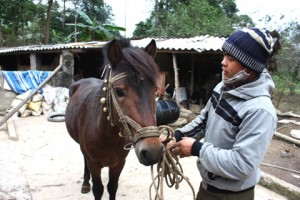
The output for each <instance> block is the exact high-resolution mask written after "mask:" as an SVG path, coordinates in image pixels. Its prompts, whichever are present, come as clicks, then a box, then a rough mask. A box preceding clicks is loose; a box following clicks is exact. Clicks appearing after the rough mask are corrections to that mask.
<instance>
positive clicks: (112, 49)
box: [107, 39, 122, 67]
mask: <svg viewBox="0 0 300 200" xmlns="http://www.w3.org/2000/svg"><path fill="white" fill-rule="evenodd" d="M107 57H108V60H109V62H110V65H111V66H112V67H114V66H115V65H116V64H117V63H118V62H119V60H121V58H122V50H121V48H120V47H119V45H118V44H117V40H116V39H113V40H112V41H111V42H110V43H109V45H108V49H107Z"/></svg>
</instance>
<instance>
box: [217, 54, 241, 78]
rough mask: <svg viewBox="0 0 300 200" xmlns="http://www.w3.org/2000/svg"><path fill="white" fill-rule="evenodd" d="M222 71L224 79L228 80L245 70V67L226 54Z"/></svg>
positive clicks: (222, 63)
mask: <svg viewBox="0 0 300 200" xmlns="http://www.w3.org/2000/svg"><path fill="white" fill-rule="evenodd" d="M221 65H222V70H223V78H224V79H228V78H231V77H232V76H233V75H235V74H236V73H238V72H239V71H241V70H243V69H245V67H244V66H243V65H242V64H241V63H240V62H239V61H237V60H236V59H235V58H233V57H232V56H231V55H229V54H227V53H224V57H223V60H222V62H221Z"/></svg>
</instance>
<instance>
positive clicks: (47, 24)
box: [45, 0, 53, 44]
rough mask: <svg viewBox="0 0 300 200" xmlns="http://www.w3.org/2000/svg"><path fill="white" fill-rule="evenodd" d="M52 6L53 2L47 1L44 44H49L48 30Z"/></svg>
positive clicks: (51, 0)
mask: <svg viewBox="0 0 300 200" xmlns="http://www.w3.org/2000/svg"><path fill="white" fill-rule="evenodd" d="M52 5H53V0H48V9H47V18H46V24H45V44H49V30H50V19H51V8H52Z"/></svg>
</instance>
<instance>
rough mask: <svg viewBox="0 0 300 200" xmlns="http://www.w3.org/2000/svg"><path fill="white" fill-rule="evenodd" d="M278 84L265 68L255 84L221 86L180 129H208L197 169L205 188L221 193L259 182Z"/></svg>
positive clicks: (189, 131) (193, 133)
mask: <svg viewBox="0 0 300 200" xmlns="http://www.w3.org/2000/svg"><path fill="white" fill-rule="evenodd" d="M274 87H275V86H274V82H273V80H272V77H271V76H270V74H269V73H268V72H267V71H266V70H265V71H263V73H261V75H260V76H259V78H258V79H256V80H255V81H253V82H251V83H248V84H244V85H242V86H240V87H237V88H235V89H231V90H224V88H225V87H224V84H223V82H221V83H219V84H218V85H217V86H216V87H215V88H214V91H213V94H212V97H211V98H210V101H209V102H208V103H207V105H206V107H205V108H204V109H203V110H202V111H201V113H200V115H198V116H197V117H196V118H195V119H194V120H193V121H192V122H190V123H189V124H187V125H186V126H184V127H182V128H179V129H178V130H179V131H181V132H182V133H183V134H184V135H185V136H190V137H195V136H196V135H197V134H200V133H201V131H200V130H201V129H203V127H204V130H205V142H204V143H203V145H202V148H201V150H200V151H199V156H198V157H199V158H198V160H197V165H198V169H199V171H200V173H201V176H202V179H203V186H204V188H206V187H207V184H210V185H212V186H214V187H217V188H219V189H223V190H230V191H241V190H245V189H248V188H250V187H253V186H254V185H256V184H257V183H258V181H259V179H260V169H259V165H260V163H261V161H262V159H263V157H264V155H265V153H266V151H267V148H268V146H269V144H270V142H271V140H272V136H273V134H274V133H275V130H276V126H277V115H276V111H275V108H274V106H273V103H272V101H271V93H272V91H273V90H274Z"/></svg>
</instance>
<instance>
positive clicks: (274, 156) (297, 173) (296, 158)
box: [261, 95, 300, 187]
mask: <svg viewBox="0 0 300 200" xmlns="http://www.w3.org/2000/svg"><path fill="white" fill-rule="evenodd" d="M278 99H279V98H278V97H274V98H273V102H274V105H275V106H276V107H277V105H278ZM299 100H300V95H294V96H288V95H286V96H284V97H282V99H281V101H280V103H279V106H278V110H280V111H281V112H283V113H285V112H289V111H293V113H295V114H298V115H300V104H299V102H300V101H299ZM278 119H279V120H281V119H288V120H296V121H297V122H300V118H295V117H288V116H278ZM292 129H295V130H300V126H299V125H295V124H278V127H277V132H279V133H281V134H284V135H286V136H291V135H290V131H291V130H292ZM299 142H300V140H299ZM264 164H266V165H264ZM269 165H274V166H269ZM261 169H262V170H263V171H265V172H267V173H269V174H271V175H274V176H275V177H277V178H280V179H282V180H284V181H286V182H288V183H291V184H293V185H295V186H297V187H300V146H298V145H295V144H293V143H291V142H287V141H285V140H283V139H280V138H279V137H276V136H274V137H273V140H272V143H271V145H270V146H269V149H268V152H267V154H266V155H265V158H264V160H263V164H262V166H261Z"/></svg>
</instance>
